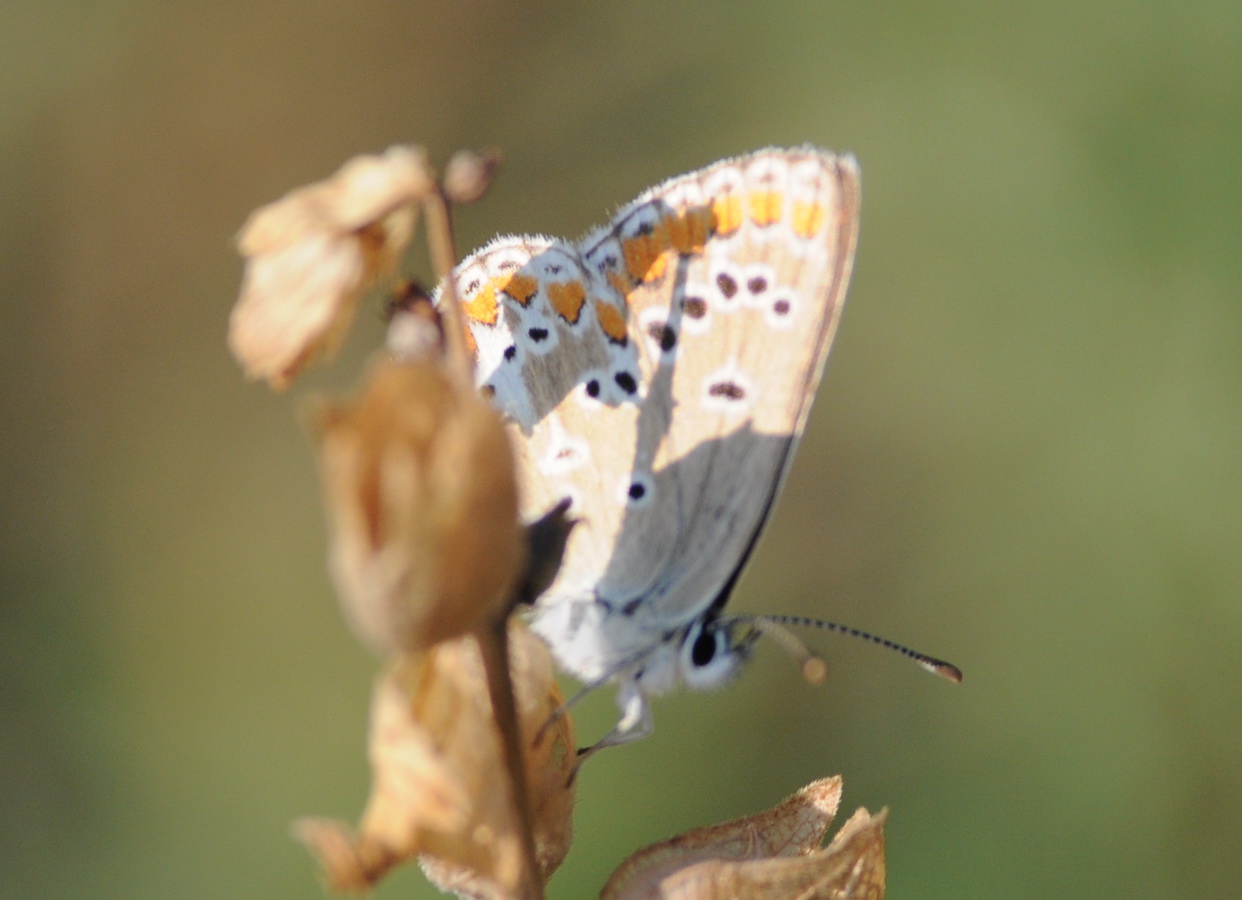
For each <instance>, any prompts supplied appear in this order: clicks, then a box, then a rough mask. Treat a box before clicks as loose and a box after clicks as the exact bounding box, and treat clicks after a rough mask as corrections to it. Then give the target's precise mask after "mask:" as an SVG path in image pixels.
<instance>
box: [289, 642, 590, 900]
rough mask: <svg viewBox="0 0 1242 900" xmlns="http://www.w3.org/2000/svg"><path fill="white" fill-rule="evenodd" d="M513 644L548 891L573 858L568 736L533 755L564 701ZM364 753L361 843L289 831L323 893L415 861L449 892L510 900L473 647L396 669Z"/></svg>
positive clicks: (534, 659) (494, 762)
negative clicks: (300, 843)
mask: <svg viewBox="0 0 1242 900" xmlns="http://www.w3.org/2000/svg"><path fill="white" fill-rule="evenodd" d="M509 634H510V643H511V652H512V659H513V663H512V666H511V670H512V673H513V679H514V682H515V685H516V687H517V691H516V693H517V705H518V718H519V721H520V727H521V731H522V734H523V738H524V740H523V746H524V747H525V748H526V753H525V761H526V773H527V783H528V786H529V789H530V795H531V802H532V811H533V819H534V821H533V826H534V834H535V845H536V855H537V859H538V863H539V866H540V870H541V875H542V878H543V880H544V881H546V880H547V878H548V877H550V876H551V874H552V872H553V871H554V870H555V869H556V867H557V866H558V865H560V863H561V861H562V860H563V859H564V857H565V854H566V853H568V851H569V841H570V836H571V816H572V812H573V794H574V791H573V786H572V784H570V776H571V774H572V771H573V760H574V755H575V753H574V749H573V747H574V739H573V731H572V726H571V725H570V724H569V722H568V720H567V719H566V720H564V721H562V722H560V723H558V724H557V726H556V727H555V728H553V729H552V730H551V733H550V734H548V735H545V736H544V739H543V740H542V741H541V742H540V743H539V744H538V745H536V744H535V742H534V738H535V735H536V734H537V733H538V731H539V729H540V728H541V727H542V726H543V725H544V723H545V722H546V721H547V720H548V718H549V716H550V715H551V714H552V712H553V710H555V709H557V708H559V706H560V704H561V702H562V697H561V694H560V691H559V690H558V689H557V687H556V684H555V681H554V680H553V678H552V661H551V657H550V656H549V655H548V651H547V649H546V647H544V645H543V644H542V642H540V641H539V640H538V639H537V638H535V637H534V636H533V635H532V634H531V633H530V632H529V631H528V630H527V629H526V628H525V626H523V625H521V624H520V623H517V622H514V623H512V624H511V625H510V630H509ZM370 746H371V765H372V774H373V779H374V782H373V787H372V792H371V799H370V801H369V802H368V804H367V809H366V812H365V813H364V815H363V819H362V824H361V826H360V828H359V834H358V836H357V837H354V836H353V835H352V834H351V832H350V830H349V828H348V826H345V825H342V824H339V823H333V822H325V821H324V820H315V819H311V820H304V821H303V822H301V823H298V824H297V825H296V826H295V830H296V833H297V834H298V836H299V837H300V838H301V839H302V840H304V841H305V842H306V843H307V844H309V845H310V847H311V849H312V850H313V851H314V852H315V854H316V855H317V856H318V857H319V860H320V863H321V865H322V866H323V868H324V871H325V874H326V876H327V880H328V883H329V885H330V886H331V887H332V888H334V889H336V890H350V891H358V890H363V889H366V888H369V887H371V886H373V885H374V884H375V883H376V882H377V881H378V880H379V879H380V877H382V876H383V874H384V873H385V872H386V871H387V870H388V869H390V868H391V867H392V866H393V865H396V864H397V863H399V862H402V861H404V860H406V859H409V858H410V857H412V856H416V855H423V862H424V868H425V869H426V870H427V871H428V874H429V875H430V876H432V877H433V878H434V880H436V882H437V883H438V884H439V885H440V886H441V887H442V888H444V889H446V890H447V889H453V890H461V891H464V892H467V893H469V894H472V895H474V896H481V897H508V896H512V895H513V893H514V891H515V890H516V885H517V878H518V873H519V869H520V863H519V859H520V844H519V839H518V836H517V830H516V823H515V821H514V818H513V815H514V814H513V809H512V806H511V805H510V802H509V790H508V785H507V783H506V781H505V779H506V775H505V769H504V765H503V763H502V761H501V755H500V745H499V743H498V739H497V736H496V729H495V726H494V724H493V722H492V716H491V704H490V702H489V701H488V695H487V687H486V680H485V678H484V674H483V669H482V662H481V660H480V656H479V652H478V647H477V645H475V643H474V640H473V638H463V639H461V640H457V641H451V642H446V643H443V644H440V645H438V646H436V647H434V648H433V649H432V650H430V651H429V652H428V653H427V654H425V655H424V656H423V657H422V658H421V659H417V660H416V659H414V658H413V657H404V658H402V659H401V660H399V661H398V662H397V663H396V664H395V665H394V666H393V667H392V668H391V669H390V670H389V671H388V672H387V673H386V674H385V675H384V676H382V678H381V680H380V681H379V682H378V683H377V685H376V690H375V699H374V703H373V707H372V730H371V742H370Z"/></svg>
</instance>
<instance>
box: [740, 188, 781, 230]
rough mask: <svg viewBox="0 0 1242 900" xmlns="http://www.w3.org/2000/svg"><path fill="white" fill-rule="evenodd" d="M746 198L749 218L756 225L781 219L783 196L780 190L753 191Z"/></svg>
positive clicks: (772, 222)
mask: <svg viewBox="0 0 1242 900" xmlns="http://www.w3.org/2000/svg"><path fill="white" fill-rule="evenodd" d="M747 200H748V202H749V204H750V218H751V220H752V221H754V223H755V224H756V225H760V226H763V225H774V224H776V223H777V222H779V221H780V220H781V214H782V213H783V212H784V207H785V197H784V195H783V194H781V192H780V191H754V192H753V193H751V194H750V196H749V197H747Z"/></svg>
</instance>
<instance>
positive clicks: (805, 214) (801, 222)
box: [793, 200, 826, 238]
mask: <svg viewBox="0 0 1242 900" xmlns="http://www.w3.org/2000/svg"><path fill="white" fill-rule="evenodd" d="M825 215H826V213H825V211H824V206H823V204H822V203H807V202H806V201H805V200H797V201H795V202H794V205H793V230H794V234H796V235H798V237H802V238H810V237H814V236H815V235H817V234H819V230H820V229H821V228H823V227H824V217H825Z"/></svg>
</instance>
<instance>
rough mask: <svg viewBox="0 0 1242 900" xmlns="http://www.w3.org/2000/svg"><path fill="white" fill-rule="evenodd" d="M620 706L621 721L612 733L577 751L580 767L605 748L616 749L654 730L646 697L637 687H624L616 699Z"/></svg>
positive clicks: (649, 705) (649, 704)
mask: <svg viewBox="0 0 1242 900" xmlns="http://www.w3.org/2000/svg"><path fill="white" fill-rule="evenodd" d="M618 700H619V701H620V705H621V719H620V721H618V722H617V724H616V726H615V727H614V728H613V729H612V731H610V732H608V733H607V734H606V735H604V736H603V737H602V738H600V739H599V740H598V741H596V742H595V743H594V744H592V745H591V746H590V747H585V748H583V749H581V750H579V751H578V765H579V766H581V765H582V764H583V763H584V762H585V761H586V760H587V758H588V757H590V756H593V755H595V754H596V753H598V752H599V751H600V750H603V749H604V748H605V747H616V746H617V745H618V744H628V743H629V742H630V741H637V740H639V739H641V738H645V737H646V736H647V735H649V734H651V732H652V731H653V730H654V729H655V722H654V721H653V719H652V717H651V703H650V702H649V701H648V700H647V695H646V694H644V693H643V692H642V691H641V690H639V688H638V686H637V685H632V684H631V685H625V686H623V687H622V688H621V690H620V696H619V697H618Z"/></svg>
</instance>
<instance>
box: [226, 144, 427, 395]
mask: <svg viewBox="0 0 1242 900" xmlns="http://www.w3.org/2000/svg"><path fill="white" fill-rule="evenodd" d="M434 188H435V185H434V181H433V178H432V175H431V172H430V169H429V167H428V165H427V161H426V158H425V154H424V153H423V151H422V150H421V149H420V148H415V147H392V148H390V149H389V150H388V151H387V152H386V153H384V154H383V155H382V156H359V157H355V158H354V159H352V160H350V161H349V162H348V163H346V164H345V165H344V166H343V167H342V168H341V169H340V171H338V172H337V173H336V174H335V175H333V176H332V177H331V178H328V179H327V180H325V181H321V182H318V183H316V184H312V185H308V186H306V187H302V188H298V189H297V190H295V191H292V192H290V193H289V194H286V195H285V196H284V197H282V198H281V199H280V200H277V201H276V202H274V203H271V204H268V205H267V206H264V207H262V208H261V209H258V210H256V211H255V212H254V213H252V214H251V216H250V218H249V220H248V221H247V222H246V224H245V226H244V227H243V228H242V232H241V236H240V237H239V239H238V245H239V249H240V250H241V253H242V255H243V256H245V257H246V272H245V275H244V277H243V280H242V289H241V297H240V299H239V300H238V301H237V305H236V306H235V307H234V308H233V314H232V317H231V318H230V320H229V347H230V349H231V350H232V351H233V355H234V356H235V357H236V358H237V360H238V361H239V362H240V363H241V364H242V367H243V368H244V369H245V370H246V374H247V375H248V376H249V377H251V378H263V379H266V380H267V381H268V382H269V384H271V386H272V387H274V388H277V389H281V388H284V387H285V386H286V385H288V383H289V382H290V381H291V380H292V379H293V378H294V376H296V375H297V374H298V372H299V371H301V370H302V369H303V368H304V367H305V366H306V365H308V364H309V363H310V362H312V361H313V360H315V359H316V358H318V357H319V356H321V355H324V354H331V353H332V352H334V351H335V350H336V349H337V347H338V346H339V345H340V343H341V341H342V340H343V339H344V336H345V333H346V331H347V330H348V328H349V324H350V322H351V321H352V319H353V315H354V310H355V308H356V307H357V305H358V301H359V300H360V299H361V298H362V296H363V294H364V293H366V291H367V290H369V289H370V288H371V287H372V286H373V285H374V284H375V283H376V281H377V280H378V279H379V278H381V277H382V276H384V275H386V274H388V273H390V272H391V271H392V270H393V268H394V267H395V265H396V263H397V261H398V260H399V259H400V257H401V255H402V253H404V251H405V248H406V245H407V244H408V243H409V240H410V237H411V234H412V232H413V228H414V218H415V209H416V207H415V204H416V203H417V202H419V200H420V199H421V198H423V197H425V196H426V195H427V193H428V192H429V191H431V190H433V189H434Z"/></svg>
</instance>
